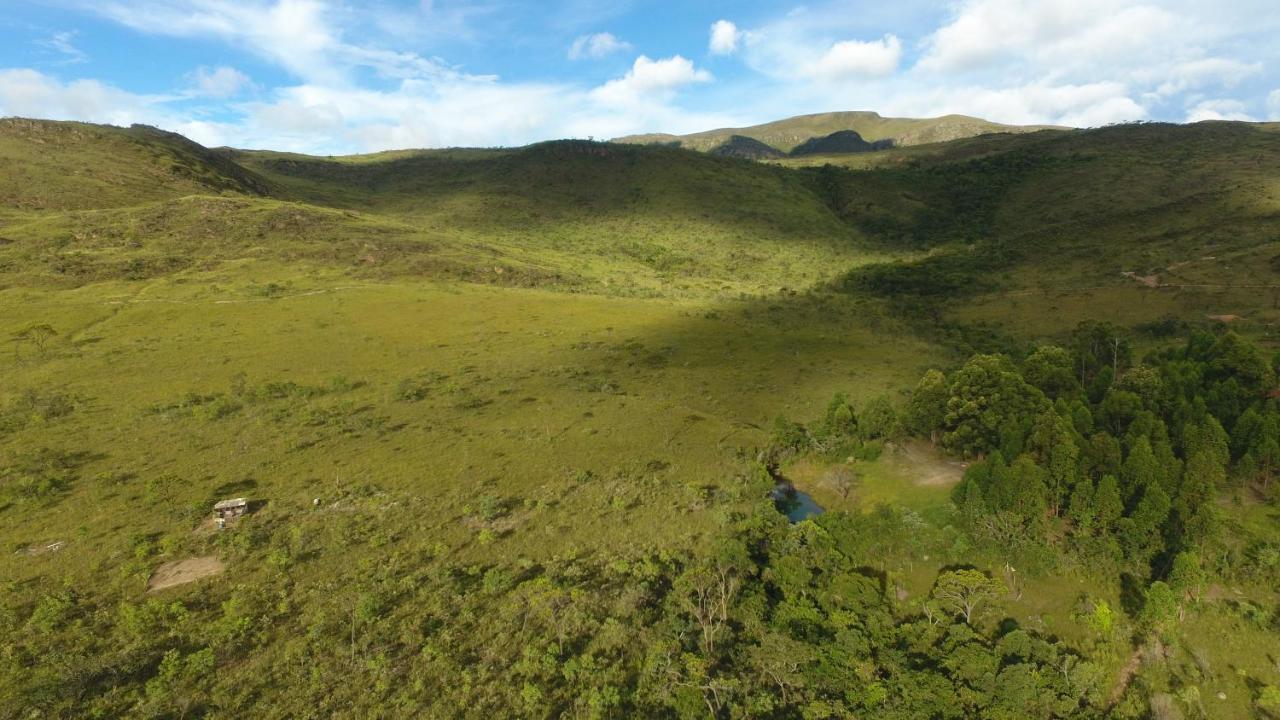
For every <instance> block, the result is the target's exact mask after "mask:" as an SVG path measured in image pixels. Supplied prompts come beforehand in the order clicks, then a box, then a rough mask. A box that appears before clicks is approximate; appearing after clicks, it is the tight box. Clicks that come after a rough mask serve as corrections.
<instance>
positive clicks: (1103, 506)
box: [1093, 475, 1124, 533]
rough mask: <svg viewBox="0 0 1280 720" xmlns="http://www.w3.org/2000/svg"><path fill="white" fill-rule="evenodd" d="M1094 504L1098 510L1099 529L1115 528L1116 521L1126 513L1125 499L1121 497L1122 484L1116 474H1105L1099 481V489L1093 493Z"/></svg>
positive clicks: (1105, 531)
mask: <svg viewBox="0 0 1280 720" xmlns="http://www.w3.org/2000/svg"><path fill="white" fill-rule="evenodd" d="M1093 505H1094V509H1095V510H1096V512H1097V522H1098V529H1099V530H1101V531H1102V532H1104V533H1109V532H1111V531H1112V530H1114V529H1115V526H1116V521H1118V520H1119V519H1120V516H1121V515H1122V514H1123V513H1124V501H1123V500H1121V499H1120V485H1119V483H1118V482H1117V481H1116V476H1115V475H1103V476H1102V479H1101V480H1099V481H1098V490H1097V492H1095V493H1094V494H1093Z"/></svg>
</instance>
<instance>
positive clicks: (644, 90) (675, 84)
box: [591, 55, 711, 107]
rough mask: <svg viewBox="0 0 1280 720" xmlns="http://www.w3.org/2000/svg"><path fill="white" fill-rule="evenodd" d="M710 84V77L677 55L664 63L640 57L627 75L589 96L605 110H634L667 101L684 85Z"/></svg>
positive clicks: (689, 61)
mask: <svg viewBox="0 0 1280 720" xmlns="http://www.w3.org/2000/svg"><path fill="white" fill-rule="evenodd" d="M710 81H711V73H709V72H707V71H706V70H699V69H698V68H695V67H694V65H693V62H692V61H691V60H688V59H686V58H683V57H681V56H679V55H674V56H672V57H669V58H667V59H665V60H650V59H649V58H648V57H646V56H644V55H641V56H640V57H638V58H636V61H635V64H633V65H632V66H631V69H630V70H628V71H627V74H626V75H624V76H622V77H621V78H617V79H615V80H610V81H609V82H607V83H605V84H604V85H601V86H600V87H598V88H596V89H595V90H592V91H591V96H592V97H593V98H595V100H596V101H598V102H599V103H601V104H602V105H606V106H611V107H619V106H634V105H639V104H642V103H644V102H652V101H655V100H656V101H660V102H661V101H669V100H670V99H671V98H672V97H673V96H674V95H675V93H676V91H677V90H679V89H680V88H682V87H684V86H686V85H690V84H693V83H702V82H710Z"/></svg>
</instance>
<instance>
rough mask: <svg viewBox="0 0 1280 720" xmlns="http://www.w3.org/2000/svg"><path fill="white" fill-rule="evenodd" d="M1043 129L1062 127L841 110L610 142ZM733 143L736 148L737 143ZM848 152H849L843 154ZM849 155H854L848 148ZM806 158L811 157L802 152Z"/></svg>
mask: <svg viewBox="0 0 1280 720" xmlns="http://www.w3.org/2000/svg"><path fill="white" fill-rule="evenodd" d="M1046 129H1066V128H1060V127H1055V126H1048V125H1003V124H1000V123H994V122H991V121H988V120H983V119H981V118H975V117H969V116H967V115H943V116H941V117H936V118H892V117H884V116H882V115H880V113H878V112H875V111H873V110H846V111H838V112H825V113H812V114H809V115H797V116H795V117H790V118H786V119H783V120H776V121H774V122H769V123H764V124H762V125H753V126H750V127H743V128H720V129H716V130H707V131H704V132H698V133H692V134H689V135H671V134H667V133H652V134H646V135H629V136H626V137H620V138H617V139H615V142H622V143H636V144H646V145H647V144H664V145H675V144H679V145H680V146H681V147H685V148H688V149H691V150H701V151H703V152H710V151H713V150H715V149H716V148H719V147H721V146H723V145H725V143H728V142H730V140H731V139H732V138H734V137H735V136H737V137H743V138H749V139H751V140H756V141H758V142H760V143H763V144H765V145H767V146H769V147H771V148H773V149H775V150H778V151H779V152H781V153H783V154H786V153H790V152H792V151H794V150H795V149H796V148H797V147H799V146H801V145H803V144H804V143H806V142H808V141H811V140H815V139H821V138H830V137H831V136H832V135H834V134H835V133H839V132H854V133H857V135H858V137H859V138H860V139H862V140H864V141H865V142H867V143H870V144H872V145H876V144H877V143H880V145H879V146H878V147H876V148H875V149H882V148H883V147H886V146H888V145H893V146H900V145H924V144H926V143H934V142H945V141H948V140H959V139H961V138H967V137H973V136H975V135H985V134H988V133H1022V132H1035V131H1037V130H1046ZM851 139H852V138H851V137H849V136H841V137H839V138H835V139H833V140H832V141H831V143H832V144H833V145H839V144H841V143H844V144H847V145H849V146H850V147H852V146H853V145H852V143H850V141H851ZM739 144H741V143H740V142H739ZM844 152H850V151H844ZM852 152H857V150H853V151H852ZM808 154H812V153H808Z"/></svg>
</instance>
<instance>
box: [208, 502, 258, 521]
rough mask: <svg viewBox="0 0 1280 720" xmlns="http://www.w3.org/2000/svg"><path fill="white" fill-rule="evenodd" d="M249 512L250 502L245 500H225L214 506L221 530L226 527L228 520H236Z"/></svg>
mask: <svg viewBox="0 0 1280 720" xmlns="http://www.w3.org/2000/svg"><path fill="white" fill-rule="evenodd" d="M248 510H249V501H248V500H246V499H244V498H233V499H231V500H223V501H221V502H219V503H215V504H214V506H213V514H214V518H215V519H216V520H217V522H218V527H219V528H223V527H226V524H227V521H228V520H235V519H237V518H239V517H240V516H241V515H244V514H245V512H247V511H248Z"/></svg>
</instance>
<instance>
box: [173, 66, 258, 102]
mask: <svg viewBox="0 0 1280 720" xmlns="http://www.w3.org/2000/svg"><path fill="white" fill-rule="evenodd" d="M187 78H188V80H189V81H190V82H191V89H192V92H194V93H195V94H197V95H201V96H204V97H211V98H229V97H233V96H235V95H239V94H240V93H241V92H242V91H244V90H245V89H247V88H249V87H251V86H252V85H253V81H252V80H250V79H249V76H248V75H245V74H244V73H242V72H240V71H239V70H236V69H235V68H233V67H227V66H225V65H222V66H219V67H216V68H207V67H199V68H196V70H195V72H193V73H191V74H190V75H188V76H187Z"/></svg>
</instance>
